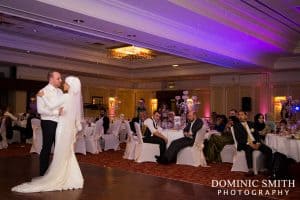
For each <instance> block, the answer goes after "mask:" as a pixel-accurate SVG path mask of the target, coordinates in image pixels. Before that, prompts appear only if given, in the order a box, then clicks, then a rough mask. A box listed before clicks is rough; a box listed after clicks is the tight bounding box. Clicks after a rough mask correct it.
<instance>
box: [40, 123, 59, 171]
mask: <svg viewBox="0 0 300 200" xmlns="http://www.w3.org/2000/svg"><path fill="white" fill-rule="evenodd" d="M56 127H57V122H55V121H50V120H42V121H41V128H42V132H43V146H42V150H41V153H40V176H43V175H44V174H45V172H46V171H47V169H48V167H49V159H50V153H51V148H52V145H53V144H54V141H55V133H56Z"/></svg>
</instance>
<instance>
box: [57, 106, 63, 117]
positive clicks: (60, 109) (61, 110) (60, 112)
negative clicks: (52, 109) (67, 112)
mask: <svg viewBox="0 0 300 200" xmlns="http://www.w3.org/2000/svg"><path fill="white" fill-rule="evenodd" d="M58 113H59V116H61V115H62V114H64V108H63V107H61V108H59V111H58Z"/></svg>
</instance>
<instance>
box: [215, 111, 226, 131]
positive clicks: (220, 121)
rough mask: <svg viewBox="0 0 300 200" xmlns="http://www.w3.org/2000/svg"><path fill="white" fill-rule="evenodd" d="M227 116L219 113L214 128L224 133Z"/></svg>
mask: <svg viewBox="0 0 300 200" xmlns="http://www.w3.org/2000/svg"><path fill="white" fill-rule="evenodd" d="M227 121H228V120H227V118H226V116H225V115H217V120H216V124H215V127H214V130H216V131H218V132H220V133H222V132H223V131H224V129H225V126H226V124H227Z"/></svg>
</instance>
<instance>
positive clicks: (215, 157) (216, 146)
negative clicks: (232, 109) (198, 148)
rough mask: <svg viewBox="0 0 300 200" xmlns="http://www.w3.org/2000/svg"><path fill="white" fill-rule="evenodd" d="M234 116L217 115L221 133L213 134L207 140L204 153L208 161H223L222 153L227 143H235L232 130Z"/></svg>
mask: <svg viewBox="0 0 300 200" xmlns="http://www.w3.org/2000/svg"><path fill="white" fill-rule="evenodd" d="M232 118H234V117H230V118H229V122H227V118H226V116H225V115H219V116H218V117H217V123H216V130H217V131H218V132H220V133H221V135H215V134H213V135H212V136H211V137H210V139H209V140H205V145H204V154H205V158H206V160H207V161H208V162H222V159H221V156H220V153H221V151H222V150H223V148H224V146H225V145H227V144H233V143H234V141H233V137H232V134H231V131H230V127H231V126H232V125H233V119H232Z"/></svg>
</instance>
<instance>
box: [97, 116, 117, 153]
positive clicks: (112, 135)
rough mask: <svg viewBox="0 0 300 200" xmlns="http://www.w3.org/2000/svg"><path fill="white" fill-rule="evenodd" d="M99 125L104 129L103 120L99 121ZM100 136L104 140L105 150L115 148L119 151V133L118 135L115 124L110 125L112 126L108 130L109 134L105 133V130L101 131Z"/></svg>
mask: <svg viewBox="0 0 300 200" xmlns="http://www.w3.org/2000/svg"><path fill="white" fill-rule="evenodd" d="M97 122H98V121H97ZM96 124H97V123H96ZM97 127H100V128H102V129H103V125H102V122H99V123H98V125H97ZM100 136H101V138H102V139H103V141H104V151H107V150H109V149H113V150H115V151H117V150H119V149H120V146H119V145H120V141H119V135H118V132H117V130H116V127H115V126H113V125H110V128H109V129H108V130H107V134H104V131H101V135H100Z"/></svg>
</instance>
